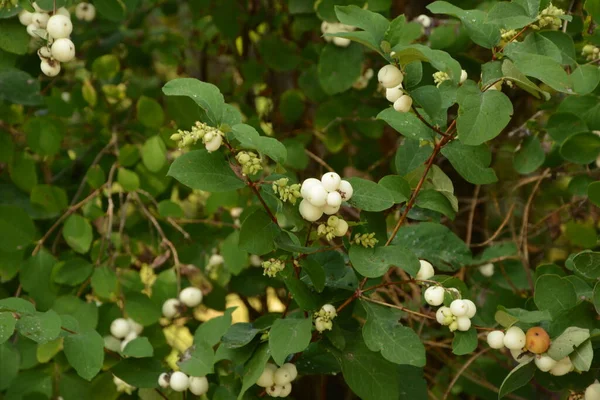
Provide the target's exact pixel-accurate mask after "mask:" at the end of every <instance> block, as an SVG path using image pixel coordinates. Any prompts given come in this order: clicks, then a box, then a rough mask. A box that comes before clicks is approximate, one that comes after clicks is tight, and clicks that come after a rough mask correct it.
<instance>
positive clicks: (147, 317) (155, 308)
mask: <svg viewBox="0 0 600 400" xmlns="http://www.w3.org/2000/svg"><path fill="white" fill-rule="evenodd" d="M125 312H126V313H127V315H128V316H129V318H131V319H133V320H134V321H137V323H139V324H141V325H143V326H148V325H152V324H154V323H156V322H158V320H159V319H160V317H161V309H160V306H159V305H158V304H156V303H154V302H153V301H152V300H151V299H150V298H149V297H148V296H146V295H145V294H142V293H129V294H128V295H127V301H126V302H125Z"/></svg>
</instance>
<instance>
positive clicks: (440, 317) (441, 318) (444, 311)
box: [435, 307, 454, 326]
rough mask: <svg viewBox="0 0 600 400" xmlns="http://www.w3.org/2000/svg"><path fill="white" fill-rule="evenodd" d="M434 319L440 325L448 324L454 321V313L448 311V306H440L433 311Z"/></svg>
mask: <svg viewBox="0 0 600 400" xmlns="http://www.w3.org/2000/svg"><path fill="white" fill-rule="evenodd" d="M435 319H436V320H437V322H438V323H439V324H440V325H444V326H447V325H450V324H451V323H452V322H453V321H454V315H452V311H450V307H440V308H438V310H437V311H436V313H435Z"/></svg>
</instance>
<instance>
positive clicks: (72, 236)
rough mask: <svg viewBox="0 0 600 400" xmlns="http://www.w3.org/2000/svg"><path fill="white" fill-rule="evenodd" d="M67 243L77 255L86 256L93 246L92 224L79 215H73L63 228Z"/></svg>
mask: <svg viewBox="0 0 600 400" xmlns="http://www.w3.org/2000/svg"><path fill="white" fill-rule="evenodd" d="M62 234H63V237H64V238H65V241H66V242H67V244H68V245H69V246H71V248H72V249H73V250H75V251H76V252H77V253H81V254H85V253H87V252H88V251H89V250H90V246H91V245H92V239H93V233H92V225H91V224H90V222H89V221H88V220H87V219H86V218H84V217H82V216H81V215H78V214H73V215H71V216H70V217H69V218H67V220H66V221H65V225H64V227H63V232H62Z"/></svg>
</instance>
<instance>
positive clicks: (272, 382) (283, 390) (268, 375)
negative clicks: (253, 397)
mask: <svg viewBox="0 0 600 400" xmlns="http://www.w3.org/2000/svg"><path fill="white" fill-rule="evenodd" d="M297 376H298V370H297V369H296V366H295V365H294V364H292V363H285V364H283V365H282V366H281V367H280V368H277V366H276V365H275V364H271V363H267V365H265V370H264V371H263V373H262V375H261V376H260V378H258V380H257V381H256V384H257V385H258V386H260V387H264V388H265V389H266V392H267V394H268V395H269V396H271V397H287V396H288V395H289V394H290V393H291V392H292V382H293V381H294V380H295V379H296V377H297Z"/></svg>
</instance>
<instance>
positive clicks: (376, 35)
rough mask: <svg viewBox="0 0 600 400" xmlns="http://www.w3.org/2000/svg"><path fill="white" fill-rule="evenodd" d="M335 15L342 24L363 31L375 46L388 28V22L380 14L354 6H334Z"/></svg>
mask: <svg viewBox="0 0 600 400" xmlns="http://www.w3.org/2000/svg"><path fill="white" fill-rule="evenodd" d="M335 15H336V16H337V18H338V20H339V21H340V22H341V23H342V24H346V25H352V26H355V27H357V28H360V29H363V30H364V31H365V34H366V35H368V37H369V39H370V42H372V43H375V44H376V45H377V46H379V44H380V43H381V41H382V40H383V38H384V36H385V34H386V31H387V30H388V27H389V26H390V23H389V21H388V20H387V19H386V18H385V17H384V16H382V15H381V14H378V13H374V12H372V11H369V10H365V9H363V8H361V7H357V6H355V5H350V6H345V7H342V6H336V7H335Z"/></svg>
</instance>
